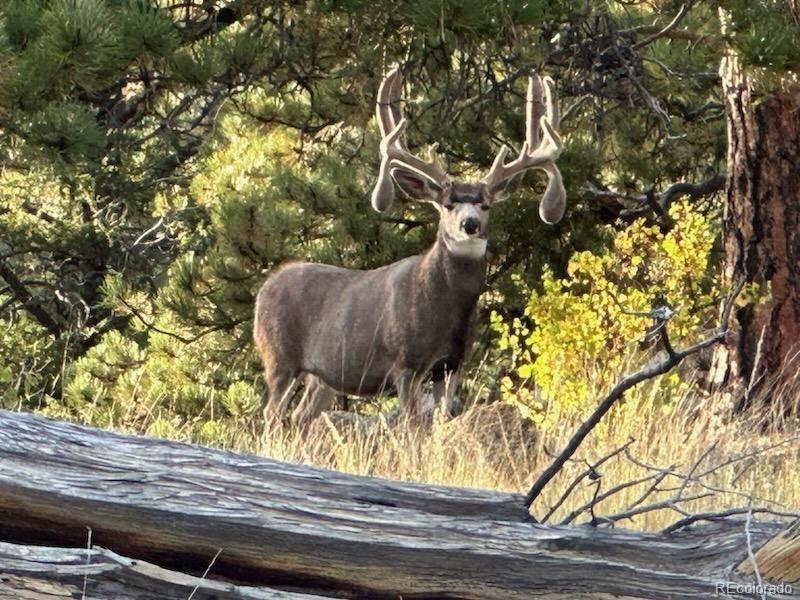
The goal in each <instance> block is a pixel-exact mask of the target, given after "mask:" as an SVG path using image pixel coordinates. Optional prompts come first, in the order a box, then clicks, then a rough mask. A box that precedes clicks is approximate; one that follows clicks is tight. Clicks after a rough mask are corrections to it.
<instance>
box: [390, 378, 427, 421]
mask: <svg viewBox="0 0 800 600" xmlns="http://www.w3.org/2000/svg"><path fill="white" fill-rule="evenodd" d="M421 379H422V378H421V377H419V375H418V374H417V373H415V372H414V371H412V370H411V369H402V370H400V371H399V372H398V373H397V374H396V375H395V376H394V385H395V388H397V401H398V403H399V404H400V411H401V412H402V413H404V414H405V416H407V417H410V418H416V417H419V416H421V415H422V385H421Z"/></svg>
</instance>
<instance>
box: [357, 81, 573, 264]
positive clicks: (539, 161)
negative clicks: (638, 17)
mask: <svg viewBox="0 0 800 600" xmlns="http://www.w3.org/2000/svg"><path fill="white" fill-rule="evenodd" d="M551 84H552V80H550V78H544V79H542V78H541V77H539V76H538V75H531V77H530V78H529V81H528V93H527V96H526V127H525V130H526V135H525V142H524V144H523V145H522V149H521V150H520V153H519V156H517V158H516V159H514V160H512V161H511V162H508V163H507V162H506V157H507V155H508V153H509V149H508V147H507V146H505V145H504V146H503V147H502V148H501V149H500V151H499V152H498V154H497V157H496V158H495V160H494V163H493V164H492V167H491V169H490V170H489V172H488V173H487V174H486V176H485V177H483V179H481V180H480V181H478V182H471V183H467V182H459V181H453V180H452V179H451V178H450V177H449V176H448V175H447V173H445V172H444V171H443V170H442V168H441V167H440V166H439V164H438V163H437V161H436V156H435V148H436V147H435V146H434V147H433V148H431V152H430V156H429V157H428V160H423V159H421V158H419V157H417V156H415V155H414V154H412V153H411V152H409V150H408V148H407V147H406V143H405V130H406V125H407V121H406V119H405V118H403V114H402V105H401V103H402V101H401V91H402V87H403V77H402V75H401V74H400V71H399V70H398V69H397V68H394V69H392V71H390V72H389V74H388V75H387V76H386V78H385V79H384V80H383V83H382V84H381V86H380V89H379V90H378V100H377V105H376V113H377V118H378V125H379V126H380V130H381V135H382V136H383V137H382V140H381V144H380V152H381V158H382V160H381V166H380V172H379V175H378V180H377V182H376V184H375V188H374V189H373V191H372V206H373V208H375V210H377V211H379V212H382V211H384V210H386V209H388V208H389V207H390V206H391V204H392V201H393V200H394V193H395V185H396V186H397V187H399V188H400V189H401V190H402V191H403V192H404V193H405V195H406V196H408V197H409V198H411V199H412V200H418V201H423V202H429V203H431V204H433V205H434V206H435V207H436V208H437V210H438V211H439V213H440V215H441V218H440V229H441V230H442V231H443V232H444V234H445V240H448V239H449V240H450V241H451V242H452V248H451V249H453V248H458V249H459V252H461V253H469V254H473V253H474V254H480V255H482V254H483V251H484V250H485V248H486V231H487V225H488V220H489V219H488V211H489V209H490V208H491V207H492V206H493V205H494V204H495V203H497V202H501V201H503V200H505V199H506V198H507V197H508V196H509V189H510V187H511V186H510V184H511V182H512V180H514V179H515V178H516V177H517V176H518V175H521V174H522V173H524V172H525V171H527V170H528V169H541V170H542V171H544V172H545V173H547V177H548V181H547V188H546V189H545V192H544V195H543V196H542V200H541V203H540V205H539V216H540V217H541V218H542V220H543V221H544V222H545V223H556V222H557V221H559V220H560V219H561V217H562V216H563V215H564V208H565V204H566V191H565V190H564V184H563V182H562V180H561V173H560V172H559V170H558V167H557V166H556V164H555V161H556V159H557V158H558V156H559V154H560V153H561V150H562V147H563V146H562V143H561V138H560V136H559V134H558V124H559V123H558V121H559V117H558V106H557V105H556V102H555V100H554V99H553V95H552V90H551V87H550V86H551Z"/></svg>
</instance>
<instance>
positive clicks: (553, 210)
mask: <svg viewBox="0 0 800 600" xmlns="http://www.w3.org/2000/svg"><path fill="white" fill-rule="evenodd" d="M552 83H553V82H552V80H551V79H550V78H549V77H545V78H544V79H542V78H541V77H539V76H538V75H531V77H530V78H529V79H528V94H527V96H526V127H525V143H524V144H523V145H522V150H521V151H520V153H519V156H518V157H517V158H516V159H514V160H513V161H511V162H510V163H507V164H506V156H507V155H508V152H509V149H508V146H506V145H503V147H502V148H501V149H500V152H498V153H497V156H496V157H495V159H494V163H492V168H491V169H490V170H489V172H488V173H487V174H486V176H485V177H484V178H483V180H482V181H483V183H484V184H485V185H486V187H487V188H488V189H489V191H490V192H491V193H492V194H496V193H498V192H501V191H502V190H503V188H504V187H505V185H506V184H507V183H508V181H509V180H510V179H512V178H513V177H515V176H516V175H519V174H520V173H523V172H524V171H527V170H528V169H541V170H543V171H545V172H546V173H547V189H545V192H544V195H543V196H542V200H541V203H540V204H539V216H540V217H541V218H542V220H543V221H544V222H545V223H556V222H557V221H559V220H560V219H561V217H562V216H563V215H564V207H565V205H566V199H567V192H566V190H565V189H564V183H563V181H562V180H561V172H560V171H559V170H558V167H557V166H556V163H555V161H556V159H557V158H558V156H559V154H561V150H562V148H563V144H562V142H561V137H560V136H559V135H558V120H559V117H558V105H557V104H556V102H555V100H554V99H553V94H552V91H551V89H550V86H551V85H552Z"/></svg>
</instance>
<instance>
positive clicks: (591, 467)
mask: <svg viewBox="0 0 800 600" xmlns="http://www.w3.org/2000/svg"><path fill="white" fill-rule="evenodd" d="M635 441H636V440H635V439H634V438H628V441H627V442H625V443H624V444H623V445H622V446H620V447H619V448H617V449H616V450H614V451H612V452H611V453H609V454H606V455H605V456H604V457H603V458H601V459H600V460H598V461H597V462H595V463H594V464H590V465H589V466H588V467H587V468H586V470H584V471H581V473H580V474H579V475H578V476H577V477H576V478H575V479H573V480H572V483H570V484H569V485H568V486H567V489H565V490H564V493H563V494H561V497H560V498H559V499H558V500H557V501H556V503H555V504H553V506H551V507H550V510H549V511H547V514H546V515H545V516H544V517H543V518H542V520H541V521H540V523H547V521H548V520H549V519H550V517H552V516H553V514H554V513H555V512H556V511H557V510H558V509H559V508H561V505H562V504H564V502H566V500H567V498H569V496H570V495H571V494H572V492H573V491H574V490H575V488H576V487H578V484H579V483H580V482H581V481H583V480H584V479H586V478H587V477H588V476H589V475H591V474H592V473H594V472H595V471H597V469H598V468H600V467H601V466H602V465H603V464H604V463H606V462H607V461H609V460H611V459H612V458H614V457H615V456H617V455H618V454H619V453H620V452H624V451H627V449H628V447H629V446H630V445H631V444H632V443H633V442H635Z"/></svg>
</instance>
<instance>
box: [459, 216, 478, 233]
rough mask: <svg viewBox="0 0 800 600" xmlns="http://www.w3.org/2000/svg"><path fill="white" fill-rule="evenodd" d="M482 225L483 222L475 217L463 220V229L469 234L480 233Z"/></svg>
mask: <svg viewBox="0 0 800 600" xmlns="http://www.w3.org/2000/svg"><path fill="white" fill-rule="evenodd" d="M480 227H481V223H480V221H478V219H476V218H475V217H467V218H466V219H463V220H462V221H461V229H463V230H464V232H465V233H466V234H467V235H475V234H476V233H478V230H479V229H480Z"/></svg>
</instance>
